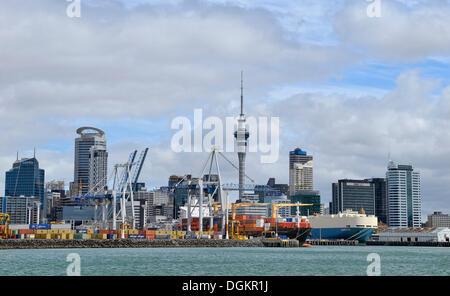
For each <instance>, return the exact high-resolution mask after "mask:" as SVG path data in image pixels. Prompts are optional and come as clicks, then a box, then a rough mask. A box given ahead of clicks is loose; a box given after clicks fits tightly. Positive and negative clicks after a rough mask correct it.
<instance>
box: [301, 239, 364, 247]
mask: <svg viewBox="0 0 450 296" xmlns="http://www.w3.org/2000/svg"><path fill="white" fill-rule="evenodd" d="M306 243H308V244H310V245H313V246H359V245H360V244H359V241H357V240H319V239H313V240H307V241H306Z"/></svg>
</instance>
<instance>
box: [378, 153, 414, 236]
mask: <svg viewBox="0 0 450 296" xmlns="http://www.w3.org/2000/svg"><path fill="white" fill-rule="evenodd" d="M386 183H387V184H386V186H387V198H388V226H389V227H401V228H407V227H420V226H421V215H422V200H421V193H420V173H419V172H415V171H414V169H413V167H412V165H401V164H399V165H397V164H396V163H394V162H393V161H390V162H389V164H388V171H387V172H386Z"/></svg>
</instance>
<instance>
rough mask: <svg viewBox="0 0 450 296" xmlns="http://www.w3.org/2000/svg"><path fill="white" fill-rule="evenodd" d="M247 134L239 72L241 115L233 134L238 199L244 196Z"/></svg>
mask: <svg viewBox="0 0 450 296" xmlns="http://www.w3.org/2000/svg"><path fill="white" fill-rule="evenodd" d="M249 135H250V134H249V132H248V131H247V127H246V119H245V115H244V84H243V78H242V72H241V114H240V115H239V118H238V125H237V130H236V131H235V132H234V137H235V138H236V143H237V150H238V158H239V199H241V198H242V196H243V194H244V190H243V184H245V155H246V152H247V139H248V137H249Z"/></svg>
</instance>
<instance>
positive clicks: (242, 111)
mask: <svg viewBox="0 0 450 296" xmlns="http://www.w3.org/2000/svg"><path fill="white" fill-rule="evenodd" d="M241 116H244V71H241Z"/></svg>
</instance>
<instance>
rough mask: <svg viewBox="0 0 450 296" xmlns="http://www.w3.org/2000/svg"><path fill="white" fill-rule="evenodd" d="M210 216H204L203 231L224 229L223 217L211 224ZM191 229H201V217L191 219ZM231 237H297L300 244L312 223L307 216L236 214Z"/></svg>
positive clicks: (184, 220) (184, 229) (185, 225)
mask: <svg viewBox="0 0 450 296" xmlns="http://www.w3.org/2000/svg"><path fill="white" fill-rule="evenodd" d="M210 221H211V219H210V218H204V220H203V231H214V232H215V233H218V232H221V231H222V218H214V219H213V226H212V227H211V226H210V223H211V222H210ZM180 226H181V228H182V230H183V231H186V230H187V219H182V224H181V225H180ZM191 231H200V229H199V219H198V218H196V217H193V218H192V219H191ZM228 232H229V236H230V238H234V239H247V238H257V237H261V238H262V237H267V236H270V237H272V238H273V237H274V236H275V237H278V238H280V239H296V240H298V241H299V243H300V245H302V244H303V243H305V241H306V239H307V238H308V236H309V235H310V233H311V224H310V223H309V222H308V220H307V218H306V217H299V218H263V217H261V216H245V215H242V216H236V217H235V219H234V220H233V219H230V222H229V223H228Z"/></svg>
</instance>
